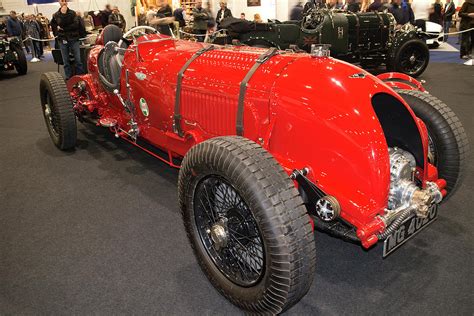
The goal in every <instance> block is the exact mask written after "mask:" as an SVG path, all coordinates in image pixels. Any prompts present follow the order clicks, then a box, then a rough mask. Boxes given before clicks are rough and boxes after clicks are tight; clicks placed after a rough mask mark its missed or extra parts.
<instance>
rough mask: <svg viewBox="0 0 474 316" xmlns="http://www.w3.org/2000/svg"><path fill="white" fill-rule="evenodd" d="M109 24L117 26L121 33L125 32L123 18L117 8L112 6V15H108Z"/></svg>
mask: <svg viewBox="0 0 474 316" xmlns="http://www.w3.org/2000/svg"><path fill="white" fill-rule="evenodd" d="M109 24H114V25H117V26H118V27H119V28H121V29H122V31H125V26H126V25H127V24H126V22H125V18H124V17H123V15H122V14H121V13H120V11H119V9H118V7H117V6H114V8H113V9H112V14H110V15H109Z"/></svg>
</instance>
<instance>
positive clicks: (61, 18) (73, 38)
mask: <svg viewBox="0 0 474 316" xmlns="http://www.w3.org/2000/svg"><path fill="white" fill-rule="evenodd" d="M59 5H60V6H61V8H59V10H58V12H56V13H55V14H54V15H53V18H52V19H51V28H52V30H53V34H54V35H55V36H56V37H57V38H56V40H57V43H58V44H59V48H60V49H61V56H62V59H63V63H64V72H65V74H66V79H69V78H71V76H72V69H71V65H70V63H69V53H70V52H71V53H72V54H73V55H74V64H75V66H76V75H79V74H82V73H83V72H84V70H83V65H82V61H81V50H80V43H79V38H80V37H81V24H80V23H79V18H78V17H77V15H76V12H74V11H73V10H71V9H69V8H68V7H67V1H66V0H59Z"/></svg>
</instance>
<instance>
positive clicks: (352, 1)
mask: <svg viewBox="0 0 474 316" xmlns="http://www.w3.org/2000/svg"><path fill="white" fill-rule="evenodd" d="M347 11H349V12H354V13H357V12H359V11H360V4H359V2H357V1H356V0H348V3H347Z"/></svg>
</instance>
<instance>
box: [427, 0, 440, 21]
mask: <svg viewBox="0 0 474 316" xmlns="http://www.w3.org/2000/svg"><path fill="white" fill-rule="evenodd" d="M441 10H442V7H441V0H436V1H435V3H434V4H433V11H432V13H431V14H430V18H429V19H430V22H434V23H437V24H440V25H443V14H442V13H441Z"/></svg>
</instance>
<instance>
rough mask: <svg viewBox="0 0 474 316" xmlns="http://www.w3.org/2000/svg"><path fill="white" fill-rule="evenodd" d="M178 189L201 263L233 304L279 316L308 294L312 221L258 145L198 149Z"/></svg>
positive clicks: (226, 142)
mask: <svg viewBox="0 0 474 316" xmlns="http://www.w3.org/2000/svg"><path fill="white" fill-rule="evenodd" d="M178 189H179V203H180V208H181V213H182V216H183V222H184V226H185V229H186V233H187V235H188V238H189V241H190V243H191V246H192V248H193V250H194V253H195V255H196V258H197V261H198V262H199V265H200V266H201V268H202V270H203V272H204V273H205V275H206V276H207V277H208V279H209V280H210V282H211V283H212V284H213V285H214V287H215V288H216V289H217V290H218V291H219V292H220V293H221V294H223V295H224V296H225V297H226V298H227V299H229V300H230V301H231V302H232V303H234V304H235V305H237V306H238V307H240V308H242V309H244V310H246V311H248V312H252V313H266V314H278V313H281V312H282V311H284V310H286V309H288V308H290V307H291V306H293V305H294V304H295V303H297V302H298V301H299V300H300V299H301V298H302V297H303V296H304V295H305V294H306V293H307V292H308V290H309V288H310V286H311V283H312V281H313V278H314V270H315V256H316V253H315V244H314V236H313V231H312V227H311V224H310V218H309V216H308V214H307V212H306V208H305V206H304V204H303V200H302V199H301V197H300V195H299V194H298V191H297V190H296V188H295V186H294V183H293V182H292V181H291V179H290V178H289V176H288V174H286V173H285V171H284V170H283V168H282V167H281V165H280V164H279V163H278V162H277V161H276V160H275V159H274V158H273V156H271V155H270V154H269V153H268V152H267V151H266V150H264V149H263V148H262V147H261V146H260V145H258V144H257V143H255V142H253V141H250V140H248V139H245V138H243V137H230V136H229V137H217V138H213V139H210V140H207V141H205V142H202V143H199V144H197V145H196V146H194V147H193V148H191V149H190V151H189V152H188V153H187V154H186V156H185V157H184V159H183V163H182V165H181V169H180V174H179V182H178Z"/></svg>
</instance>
